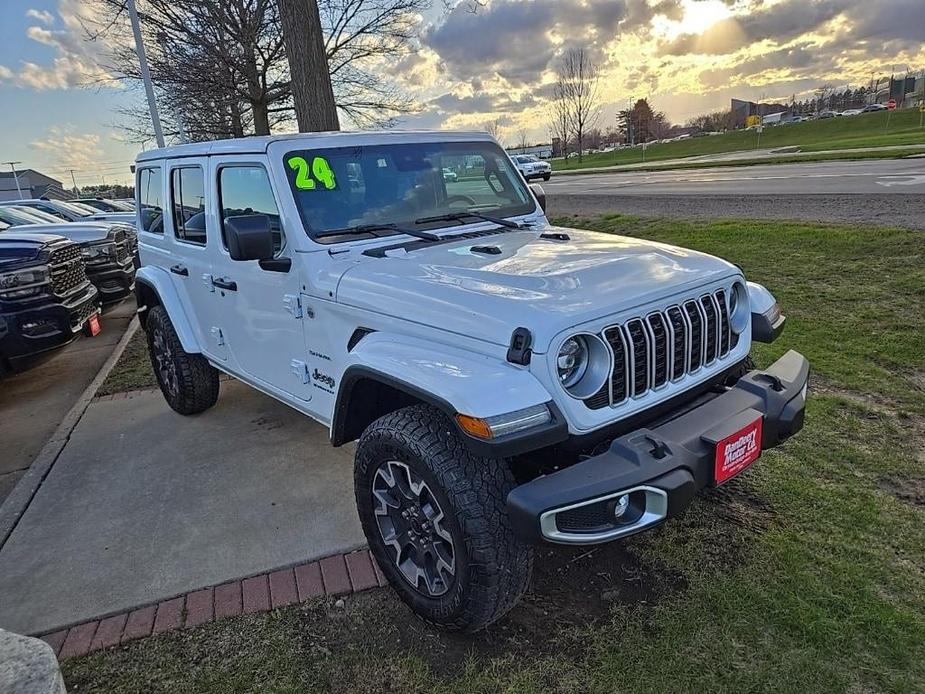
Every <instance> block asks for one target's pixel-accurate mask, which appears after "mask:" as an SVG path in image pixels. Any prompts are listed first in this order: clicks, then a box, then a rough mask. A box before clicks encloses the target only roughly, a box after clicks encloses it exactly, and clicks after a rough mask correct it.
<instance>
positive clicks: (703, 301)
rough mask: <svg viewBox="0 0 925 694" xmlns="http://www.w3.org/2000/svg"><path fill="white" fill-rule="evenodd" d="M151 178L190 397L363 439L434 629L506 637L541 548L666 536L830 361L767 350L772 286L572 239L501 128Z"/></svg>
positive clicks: (146, 192)
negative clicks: (283, 409) (228, 398)
mask: <svg viewBox="0 0 925 694" xmlns="http://www.w3.org/2000/svg"><path fill="white" fill-rule="evenodd" d="M446 169H450V170H452V171H456V170H466V171H470V170H471V171H477V172H479V173H478V174H477V175H473V176H466V177H460V178H461V179H462V180H456V181H453V180H448V179H447V177H446V176H444V175H443V174H442V172H443V171H445V170H446ZM135 183H136V185H135V190H136V191H138V200H137V205H136V208H137V210H138V214H139V217H138V228H139V246H140V252H141V261H142V268H141V269H140V270H139V272H138V276H137V283H136V294H137V298H138V306H139V315H140V318H141V321H142V325H143V326H144V328H145V330H146V332H147V340H148V347H149V350H150V352H151V357H152V364H153V366H154V371H155V373H156V376H157V380H158V383H159V384H160V387H161V391H162V392H163V394H164V397H165V399H166V401H167V403H168V404H169V405H170V406H171V407H172V408H173V409H174V410H176V411H177V412H179V413H181V414H185V415H191V414H195V413H198V412H202V411H204V410H206V409H208V408H209V407H211V406H212V405H213V404H215V402H216V400H217V398H218V395H219V372H220V371H225V372H227V373H230V374H233V375H234V376H235V378H237V379H239V380H241V381H243V382H245V383H248V384H250V385H252V386H253V387H255V388H257V389H258V390H260V391H262V392H264V393H267V394H269V395H270V396H272V397H274V398H277V399H278V400H280V401H282V402H284V403H286V404H288V405H289V406H291V407H293V408H295V409H296V410H298V411H299V412H302V413H304V414H305V415H307V416H309V417H312V418H314V419H316V420H318V421H319V422H321V423H322V424H324V425H325V426H326V427H328V428H329V431H330V438H331V442H332V444H333V445H335V446H341V445H343V444H346V443H348V442H351V441H356V442H357V444H356V456H355V464H354V496H355V499H356V504H357V509H358V512H359V517H360V521H361V523H362V526H363V530H364V532H365V535H366V539H367V541H368V543H369V547H370V549H371V551H372V554H373V556H374V557H375V559H376V561H377V562H378V565H379V567H380V568H381V570H382V573H383V574H384V575H385V577H386V578H387V579H388V581H389V583H390V584H391V585H392V587H393V588H394V589H395V590H396V592H397V593H398V595H399V596H400V597H401V598H402V599H403V600H404V601H405V602H406V603H407V604H408V605H410V606H411V608H412V609H413V610H414V611H415V612H416V613H417V614H419V615H420V616H422V617H423V618H424V619H426V620H427V621H428V622H430V623H432V624H436V625H439V626H441V627H444V628H447V629H455V630H467V631H471V630H475V629H479V628H481V627H484V626H485V625H487V624H489V623H491V622H492V621H494V620H496V619H498V618H499V617H501V616H502V615H503V614H505V612H507V611H508V610H509V609H510V608H511V607H512V606H513V605H514V604H515V602H516V601H517V599H518V597H519V596H520V595H521V594H522V593H523V591H524V590H525V589H526V587H527V586H528V584H529V582H530V574H531V569H532V565H533V557H534V552H535V547H536V546H538V545H543V544H565V545H569V544H571V545H591V544H595V543H601V542H609V541H613V540H618V539H621V538H625V537H627V536H629V535H632V534H634V533H638V532H641V531H645V530H649V529H651V528H653V527H654V526H656V525H658V524H659V523H662V522H664V521H666V519H669V518H671V517H673V516H677V515H678V514H680V513H681V512H682V511H683V510H684V509H685V508H686V507H687V506H688V505H689V504H690V503H691V501H692V499H693V498H694V495H695V494H696V493H697V491H698V490H700V489H703V488H705V487H713V486H716V485H720V484H723V483H725V482H726V481H727V480H729V479H731V478H732V477H733V476H735V475H737V474H740V473H742V472H743V471H744V470H746V469H747V468H748V467H749V466H750V465H751V464H753V463H754V462H755V461H756V459H757V458H758V456H759V455H760V454H761V452H762V451H763V450H765V449H768V448H772V447H774V446H777V445H779V444H781V443H783V442H784V441H785V440H786V439H787V438H789V437H790V436H792V435H794V434H795V433H796V432H797V431H799V430H800V428H801V427H802V426H803V413H804V407H805V403H806V397H807V383H808V378H809V364H808V363H807V360H806V359H805V358H804V357H803V356H801V355H800V354H798V353H797V352H794V351H790V352H787V353H786V354H784V356H782V357H781V358H780V359H779V360H777V361H776V362H775V363H773V364H771V365H769V366H767V367H765V368H756V367H755V365H754V364H753V363H752V361H751V359H750V358H749V353H750V351H751V347H752V342H753V341H754V340H758V341H763V342H769V341H771V340H774V339H776V338H777V337H778V336H779V335H780V333H781V331H782V330H783V327H784V324H785V318H784V314H783V313H782V311H781V308H780V306H779V305H778V303H777V301H776V300H775V299H774V297H773V296H772V294H771V292H770V291H768V289H766V288H765V287H763V286H761V285H759V284H755V283H752V282H748V281H747V280H746V278H745V277H744V275H743V273H742V270H741V269H740V268H739V267H737V266H736V265H734V264H732V263H729V262H726V261H725V260H721V259H720V258H716V257H713V256H710V255H706V254H704V253H699V252H697V251H693V250H688V249H685V248H678V247H675V246H670V245H666V244H662V243H654V242H651V241H645V240H641V239H636V238H629V237H623V236H617V235H610V234H603V233H596V232H591V231H585V230H581V229H572V228H563V227H557V226H553V225H551V224H550V223H549V221H548V220H547V218H546V215H545V195H544V193H543V191H542V189H541V188H540V187H539V186H536V187H533V188H532V189H531V187H529V186H528V185H527V184H526V183H525V182H524V180H523V178H522V177H521V175H520V174H519V173H518V169H517V167H516V166H515V165H514V163H513V162H512V161H511V159H510V158H509V157H508V155H507V154H506V153H505V152H504V150H502V149H501V147H499V145H498V144H497V143H496V142H495V141H494V140H493V139H492V138H491V137H490V136H488V135H486V134H484V133H448V132H382V133H376V132H367V133H317V134H300V135H293V136H273V137H251V138H244V139H240V140H232V141H225V142H208V143H198V144H189V145H180V146H177V147H172V148H167V149H158V150H151V151H148V152H144V153H142V154H140V155H139V156H138V159H137V162H136V181H135ZM255 464H259V461H255ZM310 531H311V530H310V529H308V528H307V529H306V532H310Z"/></svg>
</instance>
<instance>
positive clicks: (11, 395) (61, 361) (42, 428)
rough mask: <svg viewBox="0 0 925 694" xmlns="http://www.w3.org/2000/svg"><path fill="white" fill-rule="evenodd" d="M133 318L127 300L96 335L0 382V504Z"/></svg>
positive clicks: (106, 315) (109, 311)
mask: <svg viewBox="0 0 925 694" xmlns="http://www.w3.org/2000/svg"><path fill="white" fill-rule="evenodd" d="M134 315H135V301H134V299H132V298H128V299H126V300H125V301H123V302H122V303H120V304H116V305H115V306H112V307H107V308H105V309H104V310H103V318H102V327H103V331H102V332H101V333H100V334H99V335H97V336H96V337H92V338H91V337H84V336H80V337H78V338H77V339H76V340H75V341H74V342H72V343H71V344H69V345H68V346H66V347H64V348H63V349H59V350H56V351H55V352H52V353H51V354H50V355H48V356H46V357H44V358H43V359H42V360H41V361H39V362H38V363H36V364H35V365H34V366H33V367H32V368H30V369H29V370H27V371H23V372H21V373H17V374H13V375H11V376H8V377H6V378H4V379H2V380H0V503H2V501H3V500H4V499H5V498H6V497H7V495H8V494H9V493H10V492H11V491H12V490H13V487H14V486H15V485H16V482H18V481H19V478H20V477H22V475H23V473H24V472H25V471H26V470H27V469H28V468H29V466H30V465H31V464H32V461H33V460H34V459H35V456H36V455H38V452H39V451H40V450H42V446H44V445H45V443H46V442H47V441H48V439H49V438H50V437H51V435H52V434H53V433H54V431H55V429H56V428H57V426H58V424H60V423H61V420H62V419H63V418H64V415H66V414H67V413H68V411H69V410H70V409H71V407H73V406H74V403H75V402H77V399H78V398H79V397H80V395H81V394H82V393H83V391H84V389H85V388H86V387H87V386H88V385H89V384H90V381H92V380H93V378H94V376H96V374H97V372H98V371H99V370H100V367H101V366H102V365H103V363H104V362H105V361H106V359H108V358H109V355H110V354H112V350H113V349H114V348H115V346H116V344H118V342H119V339H120V338H121V337H122V333H124V332H125V328H126V327H127V326H128V323H129V321H130V320H131V318H132V317H133V316H134Z"/></svg>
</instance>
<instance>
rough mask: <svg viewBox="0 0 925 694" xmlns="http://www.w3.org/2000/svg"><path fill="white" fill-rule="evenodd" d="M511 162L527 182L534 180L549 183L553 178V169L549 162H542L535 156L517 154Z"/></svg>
mask: <svg viewBox="0 0 925 694" xmlns="http://www.w3.org/2000/svg"><path fill="white" fill-rule="evenodd" d="M511 161H513V162H514V166H516V167H517V170H518V171H520V174H521V176H523V177H524V180H526V181H529V180H532V179H534V178H542V179H543V180H544V181H548V180H549V179H550V177H552V167H551V166H550V165H549V162H545V161H542V160H540V158H539V157H537V156H534V155H533V154H515V155H513V156H512V157H511Z"/></svg>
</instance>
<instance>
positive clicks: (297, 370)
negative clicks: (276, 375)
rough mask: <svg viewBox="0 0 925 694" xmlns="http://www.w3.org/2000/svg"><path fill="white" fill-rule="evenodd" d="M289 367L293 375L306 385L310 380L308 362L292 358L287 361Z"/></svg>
mask: <svg viewBox="0 0 925 694" xmlns="http://www.w3.org/2000/svg"><path fill="white" fill-rule="evenodd" d="M289 369H290V371H292V373H293V374H295V377H296V378H298V379H299V381H301V382H302V385H306V384H307V383H308V382H309V381H310V380H311V375H310V374H309V372H308V364H306V363H305V362H304V361H300V360H298V359H293V360H292V361H291V362H289Z"/></svg>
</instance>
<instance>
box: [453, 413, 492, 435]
mask: <svg viewBox="0 0 925 694" xmlns="http://www.w3.org/2000/svg"><path fill="white" fill-rule="evenodd" d="M456 421H457V422H458V423H459V426H460V427H462V430H463V431H464V432H466V433H467V434H469V435H470V436H475V437H476V438H479V439H490V438H491V427H490V426H488V422H486V421H485V420H484V419H481V418H479V417H470V416H469V415H467V414H457V415H456Z"/></svg>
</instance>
